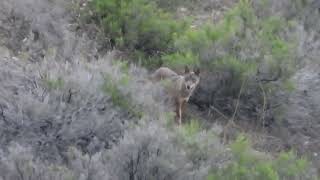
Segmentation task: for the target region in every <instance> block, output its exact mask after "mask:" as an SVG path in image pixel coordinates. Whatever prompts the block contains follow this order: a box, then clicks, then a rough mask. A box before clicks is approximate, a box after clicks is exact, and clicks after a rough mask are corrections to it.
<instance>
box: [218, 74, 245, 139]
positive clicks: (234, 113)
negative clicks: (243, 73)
mask: <svg viewBox="0 0 320 180" xmlns="http://www.w3.org/2000/svg"><path fill="white" fill-rule="evenodd" d="M247 79H248V78H246V79H245V80H244V81H243V82H242V84H241V88H240V91H239V94H238V99H237V104H236V108H235V110H234V112H233V115H232V117H231V119H229V121H228V123H227V125H226V126H225V127H224V130H223V141H222V144H225V143H226V132H227V129H228V128H229V126H234V127H237V125H236V124H235V123H234V119H235V116H236V114H237V111H238V108H239V104H240V98H241V94H242V91H243V89H244V85H245V83H246V82H247ZM240 129H241V127H240Z"/></svg>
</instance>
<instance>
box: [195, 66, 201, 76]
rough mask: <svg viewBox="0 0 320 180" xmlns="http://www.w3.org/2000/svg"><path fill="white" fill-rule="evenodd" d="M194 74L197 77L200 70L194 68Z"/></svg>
mask: <svg viewBox="0 0 320 180" xmlns="http://www.w3.org/2000/svg"><path fill="white" fill-rule="evenodd" d="M194 73H195V74H196V75H197V76H199V75H200V68H196V69H195V70H194Z"/></svg>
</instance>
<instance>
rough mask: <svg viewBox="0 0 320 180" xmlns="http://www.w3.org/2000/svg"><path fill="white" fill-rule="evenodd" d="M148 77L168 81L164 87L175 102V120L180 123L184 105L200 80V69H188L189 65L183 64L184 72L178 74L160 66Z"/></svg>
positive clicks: (154, 80)
mask: <svg viewBox="0 0 320 180" xmlns="http://www.w3.org/2000/svg"><path fill="white" fill-rule="evenodd" d="M149 79H150V80H151V81H152V82H159V81H163V80H165V81H166V82H168V83H165V89H166V90H167V92H168V93H169V95H170V96H171V98H173V100H174V102H175V107H176V109H175V112H176V120H177V121H178V123H179V125H181V123H182V113H183V110H184V107H185V105H186V103H187V102H188V101H189V98H190V96H192V94H193V92H194V90H195V89H196V87H197V86H198V84H199V82H200V69H199V68H196V69H194V70H193V71H190V69H189V67H188V66H185V70H184V74H182V75H179V74H177V73H176V72H174V71H173V70H171V69H169V68H167V67H160V68H159V69H157V70H156V71H155V72H154V73H152V74H151V76H150V78H149Z"/></svg>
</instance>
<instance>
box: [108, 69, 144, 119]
mask: <svg viewBox="0 0 320 180" xmlns="http://www.w3.org/2000/svg"><path fill="white" fill-rule="evenodd" d="M129 80H130V79H129V76H128V75H126V74H125V75H123V76H122V78H121V79H120V80H119V81H116V80H114V79H112V77H111V76H109V75H106V76H105V82H104V84H103V86H102V89H103V91H104V92H106V93H107V94H108V95H110V96H111V100H112V102H113V104H114V105H115V106H118V107H120V108H122V109H124V110H126V111H128V112H129V113H131V114H132V115H134V116H135V117H137V118H139V119H141V118H142V116H143V112H142V111H141V109H139V107H137V106H135V105H134V104H132V100H131V96H130V94H124V93H122V91H121V90H120V89H119V86H120V85H122V86H126V85H127V84H128V82H129Z"/></svg>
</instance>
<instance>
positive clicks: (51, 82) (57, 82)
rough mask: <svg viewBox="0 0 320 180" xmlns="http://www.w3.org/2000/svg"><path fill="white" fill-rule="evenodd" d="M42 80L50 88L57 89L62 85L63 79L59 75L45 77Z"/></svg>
mask: <svg viewBox="0 0 320 180" xmlns="http://www.w3.org/2000/svg"><path fill="white" fill-rule="evenodd" d="M44 82H45V84H46V85H47V87H48V88H49V89H50V90H57V89H60V88H62V87H63V86H64V81H63V79H62V78H61V77H59V78H57V79H49V78H47V79H45V80H44Z"/></svg>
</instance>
